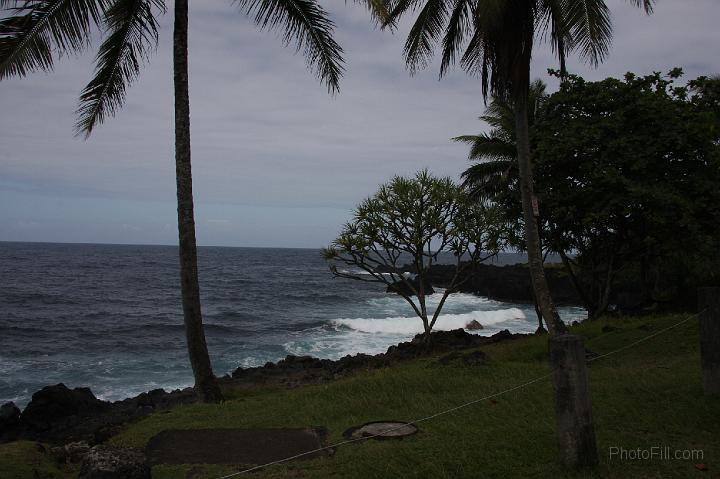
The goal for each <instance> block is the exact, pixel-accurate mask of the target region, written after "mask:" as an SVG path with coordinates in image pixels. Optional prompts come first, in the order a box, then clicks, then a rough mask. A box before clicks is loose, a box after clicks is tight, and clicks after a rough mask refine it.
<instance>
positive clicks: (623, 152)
mask: <svg viewBox="0 0 720 479" xmlns="http://www.w3.org/2000/svg"><path fill="white" fill-rule="evenodd" d="M681 75H682V72H681V71H680V70H679V69H675V70H673V71H672V72H670V74H669V75H668V76H667V77H663V76H661V75H660V74H659V73H655V74H652V75H648V76H644V77H638V76H635V75H633V74H627V75H626V76H625V78H624V79H623V80H619V79H614V78H608V79H606V80H603V81H599V82H588V81H585V80H583V79H582V78H579V77H576V76H570V77H568V78H566V79H565V81H564V82H563V83H562V86H561V88H560V90H559V91H558V92H557V93H555V94H553V95H551V96H550V97H549V98H548V99H547V100H546V102H545V103H544V108H543V111H542V112H541V114H540V115H539V117H538V118H537V120H536V122H535V125H534V141H533V143H534V147H535V166H536V172H537V186H538V190H537V191H538V195H539V197H540V201H541V204H542V206H543V207H542V209H543V211H544V212H545V219H546V224H545V227H546V228H545V230H546V231H545V233H544V237H545V239H546V241H547V242H548V245H549V247H550V248H551V249H552V250H554V251H557V252H559V253H562V254H565V253H573V254H575V255H576V256H575V257H574V258H573V257H571V255H565V258H564V259H565V260H566V261H567V262H568V263H570V264H569V266H572V267H571V269H570V270H571V272H575V271H580V272H582V276H583V278H581V280H580V281H579V282H578V287H579V289H580V293H581V295H582V296H583V297H584V298H585V302H586V305H587V307H588V309H589V310H590V311H591V313H600V312H602V311H604V310H605V309H606V308H607V307H608V306H609V305H610V304H611V303H612V302H616V303H617V302H619V303H622V304H624V305H625V306H630V307H641V306H647V305H649V304H654V303H663V302H676V301H677V300H686V301H690V302H693V301H694V294H693V293H692V292H691V291H692V289H694V286H696V285H697V283H699V282H710V281H713V280H714V275H715V274H716V273H715V267H716V266H717V265H718V260H719V259H720V258H719V257H718V254H717V251H718V237H719V236H718V233H720V230H719V228H718V224H719V222H720V189H718V186H717V185H718V184H720V154H719V148H718V145H719V144H720V142H719V140H720V129H719V128H718V125H719V122H718V112H720V109H719V108H718V100H719V99H720V96H719V95H718V91H719V89H718V85H719V84H720V80H718V79H708V78H699V79H697V80H694V81H692V82H689V83H688V84H687V85H677V84H676V82H677V81H678V78H679V77H680V76H681ZM618 282H622V283H623V288H622V289H623V296H624V297H623V296H621V295H617V294H613V293H612V288H613V285H614V284H617V283H618Z"/></svg>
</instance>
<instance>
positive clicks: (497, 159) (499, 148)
mask: <svg viewBox="0 0 720 479" xmlns="http://www.w3.org/2000/svg"><path fill="white" fill-rule="evenodd" d="M545 88H546V86H545V83H544V82H543V81H542V80H535V81H533V82H532V83H531V84H530V89H529V102H528V103H529V104H530V105H532V108H531V109H529V110H528V126H529V128H530V130H532V126H533V124H534V123H535V118H536V116H537V114H538V110H539V108H540V105H541V103H542V101H543V99H544V98H545V97H546V93H545ZM480 120H482V121H484V122H485V123H487V124H488V125H489V126H490V131H489V132H483V133H480V134H478V135H461V136H456V137H455V138H453V141H457V142H460V143H465V144H467V145H469V146H470V151H469V152H468V160H470V161H473V162H475V164H474V165H472V166H471V167H469V168H468V169H466V170H465V171H463V172H462V175H461V177H462V179H463V183H462V184H463V186H464V187H465V188H467V189H468V192H469V194H470V196H471V197H472V198H475V199H476V200H478V201H481V202H490V201H493V200H497V199H498V198H499V197H500V196H502V195H504V194H505V193H507V192H508V189H509V188H510V186H511V185H512V184H513V183H516V182H517V180H518V172H517V146H516V144H515V110H514V109H513V106H512V104H511V103H510V102H509V101H507V99H506V98H502V97H497V96H493V97H492V100H491V101H490V105H489V106H488V107H487V109H486V110H485V114H484V115H483V116H481V117H480Z"/></svg>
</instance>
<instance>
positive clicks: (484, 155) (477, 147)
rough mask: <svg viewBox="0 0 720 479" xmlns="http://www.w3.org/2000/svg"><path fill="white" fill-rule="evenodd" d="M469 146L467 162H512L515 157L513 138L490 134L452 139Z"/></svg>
mask: <svg viewBox="0 0 720 479" xmlns="http://www.w3.org/2000/svg"><path fill="white" fill-rule="evenodd" d="M452 140H453V141H457V142H460V143H465V144H468V145H470V151H469V152H468V159H469V160H485V161H487V160H490V161H513V160H515V157H516V156H517V149H516V148H515V138H512V139H507V138H502V137H499V136H495V135H493V134H492V133H491V134H487V133H481V134H479V135H463V136H456V137H455V138H453V139H452Z"/></svg>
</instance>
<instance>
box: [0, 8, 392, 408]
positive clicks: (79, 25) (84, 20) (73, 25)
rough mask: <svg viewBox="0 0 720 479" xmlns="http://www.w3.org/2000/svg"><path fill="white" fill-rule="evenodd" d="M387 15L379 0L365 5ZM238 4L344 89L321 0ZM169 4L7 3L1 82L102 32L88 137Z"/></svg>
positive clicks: (190, 340)
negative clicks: (277, 31) (291, 44)
mask: <svg viewBox="0 0 720 479" xmlns="http://www.w3.org/2000/svg"><path fill="white" fill-rule="evenodd" d="M357 2H358V3H365V4H366V5H367V6H368V8H370V10H371V11H372V13H373V14H374V15H375V16H376V18H380V17H385V16H386V15H387V12H386V11H385V10H383V7H382V5H383V3H382V2H380V1H379V0H366V1H364V2H360V0H357ZM233 4H234V5H235V6H236V7H237V8H238V9H239V10H241V11H242V12H244V13H245V14H247V15H248V16H249V17H251V18H252V19H253V21H254V22H255V23H256V24H257V25H258V26H259V27H260V28H263V29H278V30H280V31H281V32H282V38H283V41H284V43H285V44H286V45H287V44H290V43H293V44H295V46H296V48H297V49H298V50H302V51H303V54H304V56H305V59H306V61H307V63H308V65H309V66H310V67H311V68H312V69H313V70H314V71H315V73H316V74H317V76H318V77H319V79H320V80H321V81H323V82H324V83H325V84H326V85H327V87H328V90H329V91H331V92H335V91H337V89H338V85H339V80H340V76H341V74H342V72H343V60H342V49H341V48H340V46H339V45H338V44H337V43H336V42H335V40H334V39H333V38H332V33H333V28H334V25H333V23H332V21H331V20H330V19H329V18H328V16H327V13H326V12H325V10H324V9H323V8H322V7H321V6H319V5H318V3H317V1H316V0H235V1H234V2H233ZM165 10H166V8H165V3H164V1H163V0H0V80H2V79H4V78H8V77H12V76H20V77H22V76H25V75H27V74H29V73H31V72H35V71H38V70H51V69H52V68H53V64H54V59H55V57H56V56H62V55H64V54H72V53H77V52H80V51H82V50H83V49H84V48H85V47H86V46H87V45H88V44H89V43H90V42H91V40H92V39H93V31H94V30H96V29H98V28H99V29H100V31H101V32H102V34H103V40H102V43H101V44H100V47H99V50H98V53H97V56H96V68H95V73H94V76H93V78H92V79H91V80H90V82H89V83H88V85H87V86H86V87H85V89H84V90H83V91H82V94H81V96H80V103H79V108H78V110H77V113H78V121H77V124H76V132H77V133H78V134H79V135H83V136H85V137H86V138H87V137H88V136H89V135H90V134H91V133H92V131H93V129H94V128H95V127H96V126H97V125H99V124H100V123H102V122H103V121H104V120H105V119H106V118H107V117H108V116H112V115H113V114H114V113H115V112H116V111H117V110H118V109H119V108H120V107H121V106H122V104H123V101H124V99H125V91H126V89H127V87H128V85H130V84H131V83H132V82H133V81H134V80H135V79H136V78H137V76H138V75H139V73H140V68H141V66H142V65H143V64H144V63H145V62H146V61H147V60H148V58H149V54H150V53H151V52H152V51H153V50H154V49H155V47H156V45H157V42H158V21H157V18H158V15H159V14H162V13H164V12H165ZM187 40H188V1H187V0H175V22H174V32H173V70H174V87H175V165H176V180H177V212H178V236H179V252H180V279H181V281H180V284H181V291H182V306H183V316H184V322H185V333H186V339H187V347H188V353H189V357H190V364H191V366H192V370H193V375H194V378H195V390H196V391H197V393H198V395H199V396H200V398H201V399H202V400H203V401H206V402H208V401H219V400H221V399H222V393H221V391H220V388H219V386H218V383H217V380H216V378H215V376H214V374H213V371H212V366H211V363H210V357H209V354H208V349H207V344H206V341H205V333H204V330H203V323H202V313H201V305H200V288H199V285H198V268H197V247H196V241H195V219H194V207H193V194H192V169H191V163H190V104H189V96H188V45H187Z"/></svg>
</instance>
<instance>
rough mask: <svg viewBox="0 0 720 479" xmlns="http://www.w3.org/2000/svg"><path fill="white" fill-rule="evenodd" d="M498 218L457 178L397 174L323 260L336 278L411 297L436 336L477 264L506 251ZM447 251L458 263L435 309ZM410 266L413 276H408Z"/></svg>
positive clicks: (426, 326) (369, 200) (427, 331)
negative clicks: (437, 278)
mask: <svg viewBox="0 0 720 479" xmlns="http://www.w3.org/2000/svg"><path fill="white" fill-rule="evenodd" d="M494 214H495V213H494V211H493V209H492V208H491V207H488V206H486V205H482V204H479V203H477V202H476V201H473V200H471V199H470V197H469V196H468V195H467V194H466V193H465V190H464V189H463V188H461V187H459V186H457V185H456V184H455V183H454V182H453V181H452V179H450V178H436V177H434V176H432V175H431V174H430V173H429V172H428V171H427V170H423V171H420V172H419V173H417V175H415V177H412V178H404V177H401V176H396V177H395V178H393V179H392V180H391V181H390V182H388V183H386V184H384V185H382V186H380V188H379V189H378V191H377V193H375V194H374V195H373V196H371V197H370V198H367V199H366V200H365V201H363V202H362V203H360V205H359V206H357V208H356V209H355V211H354V219H353V220H352V221H351V222H349V223H346V224H345V226H344V227H343V229H342V231H341V232H340V235H339V236H338V237H337V239H335V241H334V242H333V243H332V245H331V246H329V247H328V248H325V249H324V250H323V251H322V254H323V257H324V258H325V259H326V260H328V261H329V262H330V271H331V272H332V273H333V274H334V275H335V276H336V277H339V278H348V279H352V280H356V281H370V282H376V283H380V284H382V285H385V286H387V291H388V292H391V293H397V294H399V295H401V296H402V297H403V298H405V300H406V301H407V302H408V304H409V305H410V306H411V307H412V310H413V311H414V313H415V314H416V315H417V316H418V317H419V318H420V319H421V320H422V323H423V329H424V330H425V335H426V337H428V338H429V337H430V336H429V335H430V331H431V330H432V328H433V326H435V323H436V322H437V320H438V318H439V317H440V312H441V310H442V308H443V305H444V304H445V301H446V300H447V298H448V296H450V294H452V293H455V292H457V291H458V288H459V287H460V286H461V285H462V284H463V283H464V282H465V281H467V280H468V278H469V275H468V273H469V271H470V270H471V269H472V268H473V267H474V266H476V265H477V264H479V263H481V262H482V261H485V260H486V259H488V258H490V257H492V256H494V255H496V254H497V253H498V252H499V251H500V250H501V249H502V248H503V242H504V238H503V225H502V223H500V222H499V221H497V219H495V218H494ZM444 253H451V254H452V257H453V258H454V274H453V275H452V277H451V279H450V281H449V282H448V283H447V284H446V285H445V291H443V293H442V295H441V298H440V300H439V302H438V305H437V307H436V308H435V310H434V311H430V310H429V309H428V305H427V302H426V296H428V295H430V294H432V293H433V289H432V286H431V284H430V278H429V277H428V274H429V272H430V269H431V268H432V267H433V265H434V264H437V263H438V257H439V256H440V255H442V254H444ZM406 264H409V265H410V268H411V271H409V272H408V271H403V266H405V265H406ZM338 265H340V268H338ZM347 268H351V269H347ZM357 268H359V269H360V270H362V271H358V269H357ZM414 298H417V299H416V300H415V299H414ZM416 301H417V302H416Z"/></svg>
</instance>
